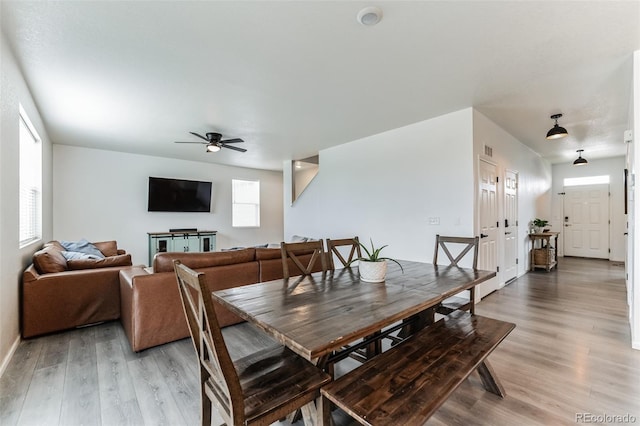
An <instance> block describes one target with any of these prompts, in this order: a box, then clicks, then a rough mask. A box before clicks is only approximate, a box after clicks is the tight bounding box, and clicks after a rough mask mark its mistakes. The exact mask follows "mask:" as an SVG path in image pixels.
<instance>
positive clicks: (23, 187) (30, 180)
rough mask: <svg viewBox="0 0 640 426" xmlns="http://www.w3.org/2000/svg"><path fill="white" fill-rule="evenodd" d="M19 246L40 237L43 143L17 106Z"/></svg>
mask: <svg viewBox="0 0 640 426" xmlns="http://www.w3.org/2000/svg"><path fill="white" fill-rule="evenodd" d="M19 127H20V231H19V232H20V237H19V239H20V247H24V246H26V245H27V244H29V243H31V242H33V241H36V240H39V239H40V238H41V236H42V143H41V140H40V137H39V136H38V133H37V132H36V131H35V129H34V127H33V125H32V124H31V121H30V120H29V117H27V114H26V112H25V111H24V109H23V108H22V106H20V118H19Z"/></svg>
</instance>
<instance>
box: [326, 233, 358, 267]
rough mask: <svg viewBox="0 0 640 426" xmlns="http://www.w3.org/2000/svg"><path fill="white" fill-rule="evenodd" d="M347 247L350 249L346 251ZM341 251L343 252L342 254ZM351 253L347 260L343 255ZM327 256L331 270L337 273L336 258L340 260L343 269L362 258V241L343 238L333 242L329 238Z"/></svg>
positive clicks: (355, 238) (354, 238) (356, 238)
mask: <svg viewBox="0 0 640 426" xmlns="http://www.w3.org/2000/svg"><path fill="white" fill-rule="evenodd" d="M345 247H349V248H347V249H345ZM341 249H342V250H343V251H342V252H341ZM347 250H348V251H349V254H348V255H347V257H346V258H345V256H344V255H343V253H346V251H347ZM327 254H328V257H329V270H331V271H335V269H336V265H335V262H334V260H333V258H334V256H335V257H337V258H338V260H339V261H340V263H342V266H343V267H345V268H346V267H347V266H349V264H350V263H351V262H352V261H353V260H354V259H357V258H359V257H362V251H361V250H360V240H359V239H358V237H353V238H343V239H340V240H332V239H330V238H327Z"/></svg>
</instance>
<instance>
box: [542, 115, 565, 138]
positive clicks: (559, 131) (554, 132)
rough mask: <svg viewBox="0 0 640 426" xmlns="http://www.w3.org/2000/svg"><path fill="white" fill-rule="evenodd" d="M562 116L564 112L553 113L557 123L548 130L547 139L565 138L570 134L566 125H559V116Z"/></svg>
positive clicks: (553, 118) (552, 117)
mask: <svg viewBox="0 0 640 426" xmlns="http://www.w3.org/2000/svg"><path fill="white" fill-rule="evenodd" d="M560 117H562V114H553V115H552V116H551V119H552V120H556V124H555V125H554V126H553V127H552V128H551V130H549V131H548V132H547V139H560V138H564V137H565V136H567V135H568V134H569V132H567V129H565V128H564V127H560V126H558V118H560Z"/></svg>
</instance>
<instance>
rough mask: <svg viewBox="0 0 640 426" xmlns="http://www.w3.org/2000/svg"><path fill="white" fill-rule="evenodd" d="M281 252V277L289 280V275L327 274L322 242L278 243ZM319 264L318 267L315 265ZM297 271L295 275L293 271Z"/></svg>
mask: <svg viewBox="0 0 640 426" xmlns="http://www.w3.org/2000/svg"><path fill="white" fill-rule="evenodd" d="M280 250H281V251H282V276H283V278H284V279H285V280H286V279H289V277H290V276H291V275H311V274H312V273H313V272H327V259H326V258H327V256H326V255H325V252H324V244H323V243H322V240H311V241H305V242H296V243H285V242H282V243H280ZM317 262H320V263H319V266H318V264H317ZM292 267H295V269H298V271H297V272H299V273H296V271H295V269H293V268H292Z"/></svg>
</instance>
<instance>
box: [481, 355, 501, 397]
mask: <svg viewBox="0 0 640 426" xmlns="http://www.w3.org/2000/svg"><path fill="white" fill-rule="evenodd" d="M478 373H479V374H480V379H481V380H482V385H483V386H484V388H485V389H486V390H488V391H489V392H491V393H494V394H496V395H498V396H499V397H500V398H504V396H505V395H506V393H505V392H504V387H502V384H501V383H500V380H498V377H497V376H496V373H495V372H494V371H493V368H491V364H489V361H487V360H484V361H482V362H481V363H480V365H479V366H478Z"/></svg>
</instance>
